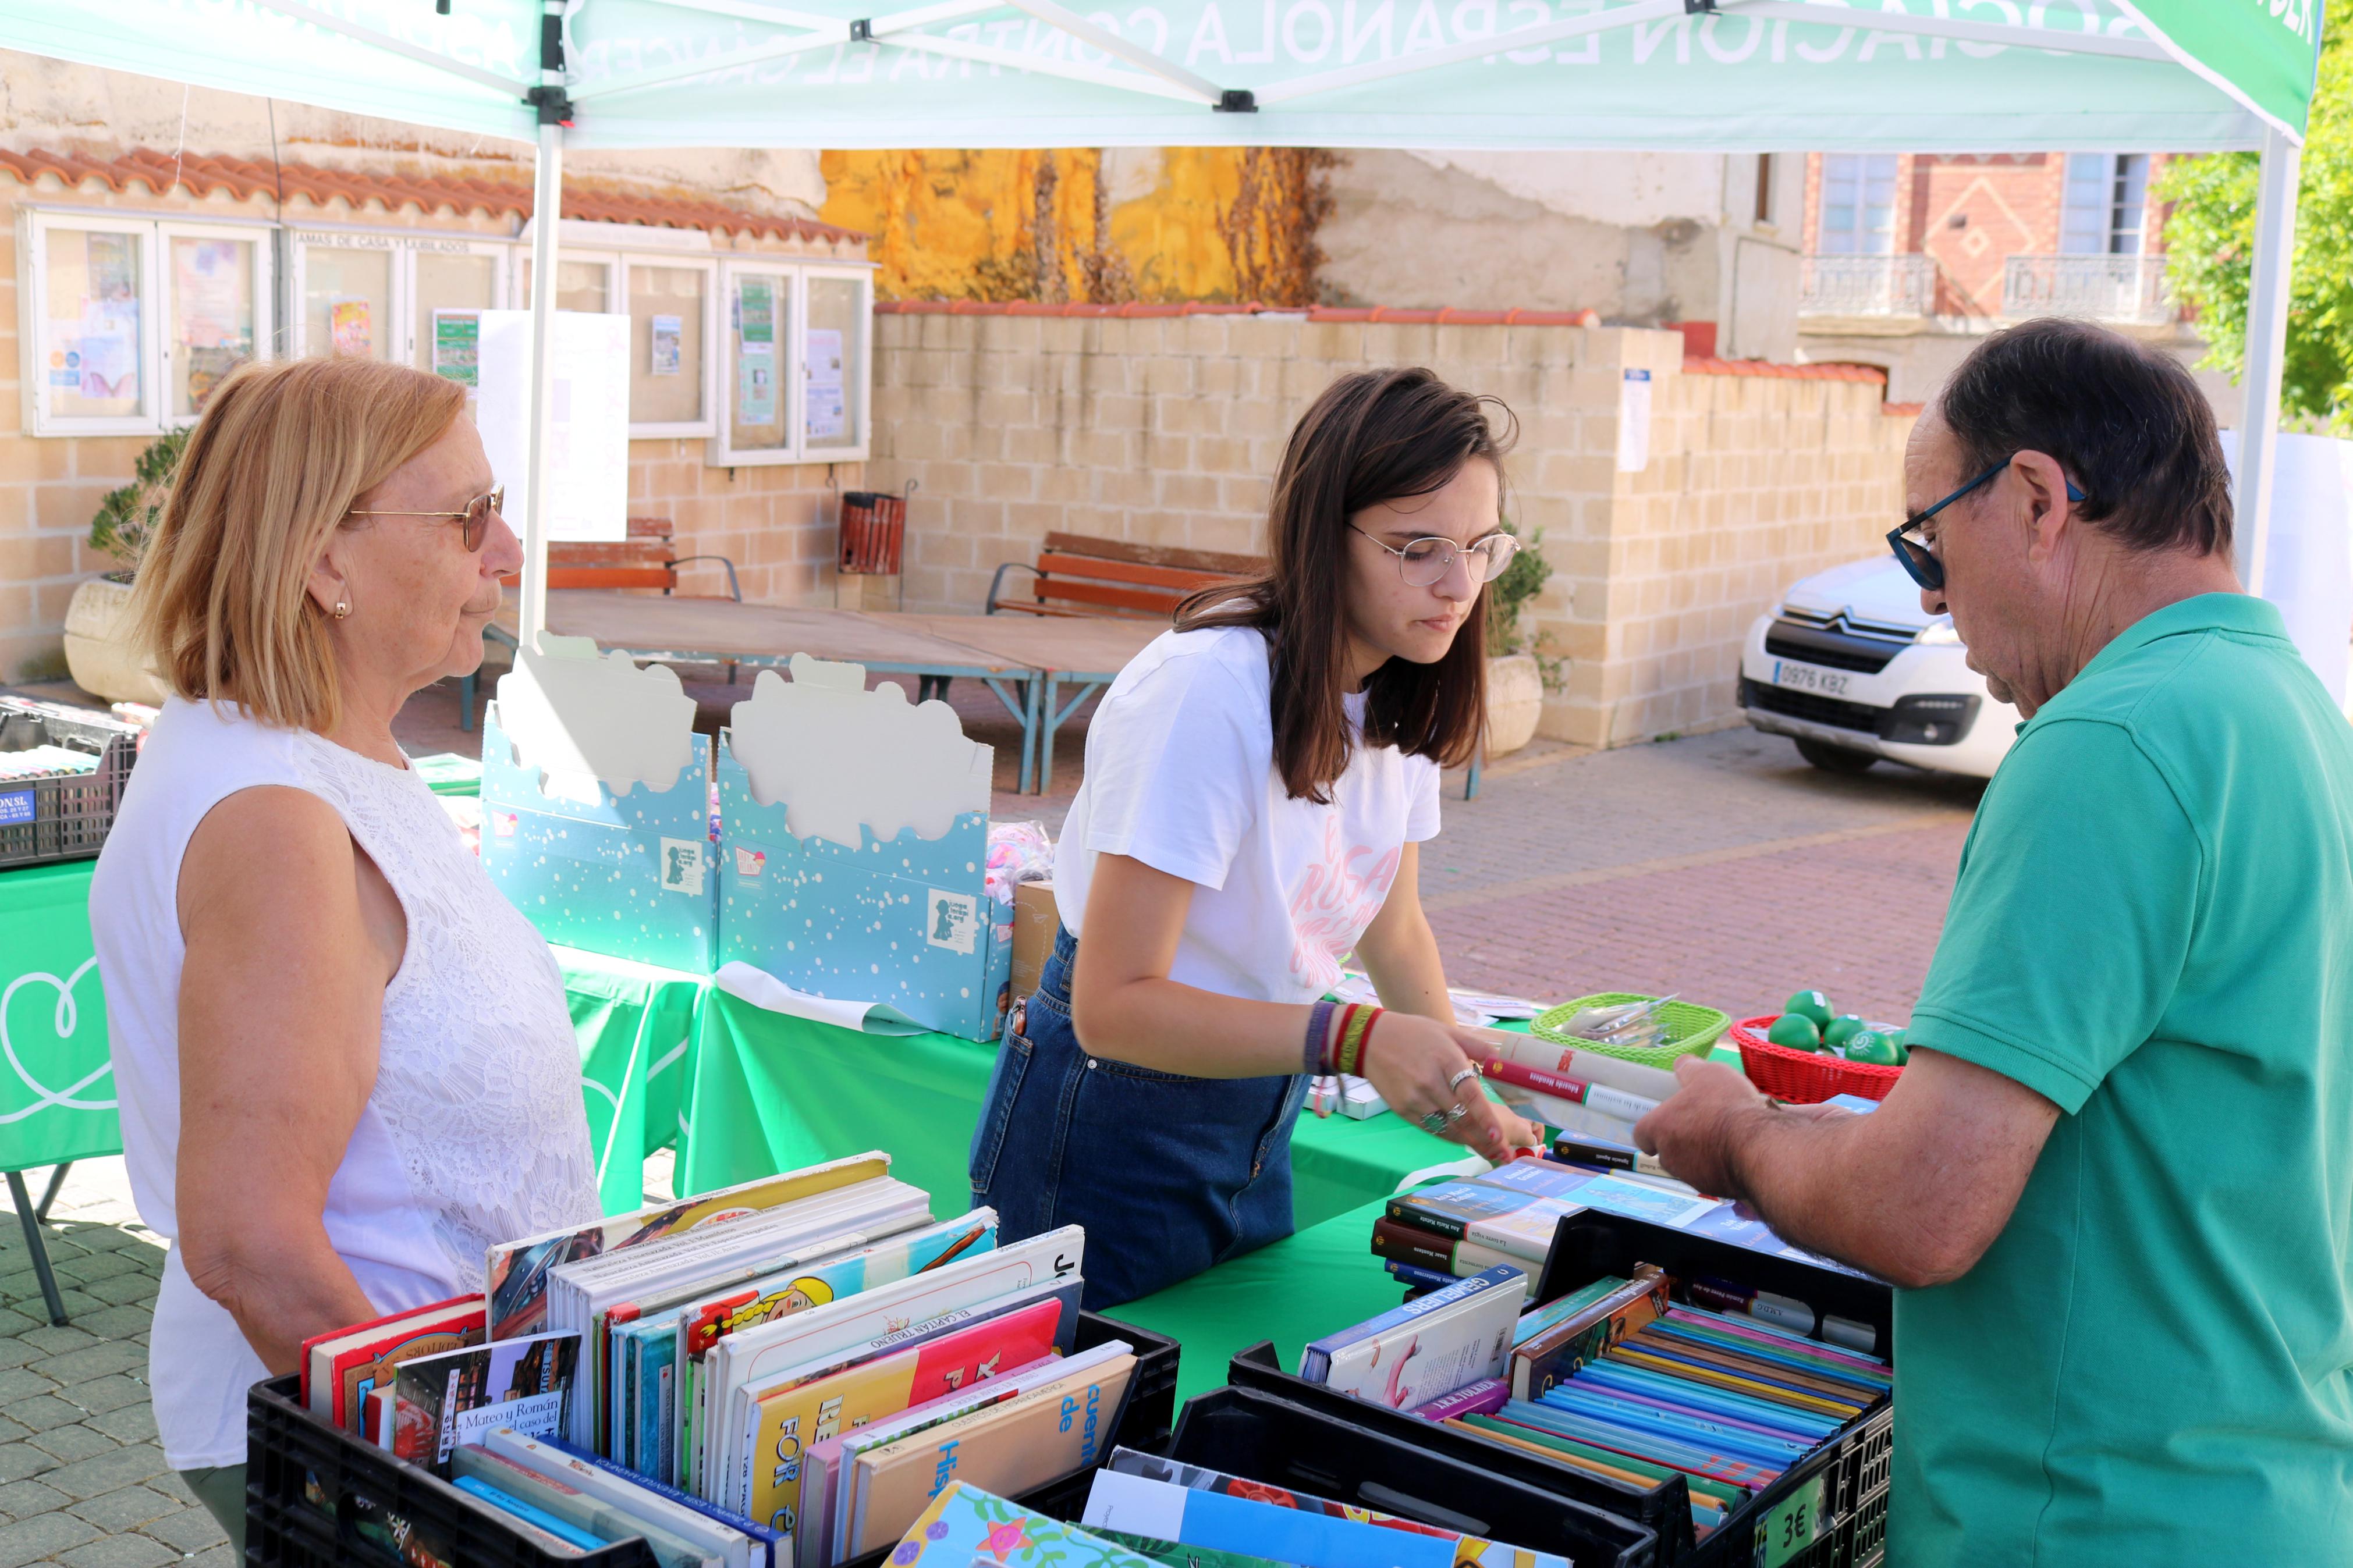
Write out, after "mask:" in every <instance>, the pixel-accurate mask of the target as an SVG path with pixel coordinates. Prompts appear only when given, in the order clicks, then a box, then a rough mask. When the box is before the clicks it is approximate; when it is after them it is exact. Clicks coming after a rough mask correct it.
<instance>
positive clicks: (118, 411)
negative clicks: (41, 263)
mask: <svg viewBox="0 0 2353 1568" xmlns="http://www.w3.org/2000/svg"><path fill="white" fill-rule="evenodd" d="M144 243H145V240H144V238H143V237H142V236H139V235H135V234H111V233H106V232H104V231H101V230H96V229H78V228H52V229H50V230H49V231H48V245H47V275H48V276H47V295H48V298H47V300H45V301H44V302H43V308H44V310H46V311H47V317H48V323H47V324H48V353H47V363H45V364H44V365H43V366H42V367H41V374H43V375H44V376H46V377H47V382H46V384H45V385H46V390H47V394H48V397H47V403H48V411H49V414H50V415H51V416H53V417H56V418H61V419H136V418H139V417H142V416H144V415H146V414H147V413H148V406H147V387H146V380H145V376H144V374H143V373H142V364H141V360H142V355H141V353H140V352H139V314H140V308H141V303H142V301H141V300H140V272H141V265H140V264H141V259H142V258H141V256H140V251H139V247H141V246H142V244H144Z"/></svg>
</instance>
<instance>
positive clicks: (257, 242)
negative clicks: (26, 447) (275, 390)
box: [16, 207, 272, 436]
mask: <svg viewBox="0 0 2353 1568" xmlns="http://www.w3.org/2000/svg"><path fill="white" fill-rule="evenodd" d="M16 237H17V255H18V257H19V258H20V259H21V262H22V263H23V267H22V270H21V271H20V274H19V288H18V290H17V316H18V321H17V335H18V343H19V353H20V355H21V370H22V384H23V385H24V387H25V388H26V391H27V394H28V395H26V398H25V399H24V427H25V428H26V430H27V431H28V432H29V433H31V434H33V435H36V436H117V435H119V436H136V435H148V434H153V433H157V432H160V431H162V430H164V428H166V427H167V426H176V425H186V424H189V423H192V422H193V421H194V420H195V417H196V416H197V415H199V414H201V413H202V412H203V411H204V405H205V400H206V398H207V397H209V396H210V395H211V394H212V389H213V388H214V387H215V386H216V385H218V384H219V383H220V381H221V378H222V377H224V376H226V375H227V374H228V373H229V372H230V371H231V370H233V369H235V368H236V367H237V365H239V364H241V363H244V362H245V361H247V360H248V359H251V358H253V357H254V356H255V355H256V354H259V353H267V352H268V351H269V342H270V333H271V299H272V289H271V279H272V258H271V251H270V246H269V226H268V225H264V224H238V223H235V222H217V221H216V222H211V223H186V222H179V221H174V220H167V219H161V218H153V217H142V216H132V215H129V214H116V213H102V212H91V211H85V210H78V209H43V208H37V207H22V208H19V209H18V215H17V228H16Z"/></svg>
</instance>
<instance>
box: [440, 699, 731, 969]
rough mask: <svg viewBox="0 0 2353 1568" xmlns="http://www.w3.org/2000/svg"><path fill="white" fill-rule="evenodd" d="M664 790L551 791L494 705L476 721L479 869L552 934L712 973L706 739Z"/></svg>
mask: <svg viewBox="0 0 2353 1568" xmlns="http://www.w3.org/2000/svg"><path fill="white" fill-rule="evenodd" d="M695 742H696V752H697V758H696V763H695V765H693V766H690V767H687V768H684V769H682V770H681V771H680V773H679V776H678V783H676V784H673V785H671V786H670V788H669V789H667V790H655V789H653V788H651V787H649V786H646V785H639V786H638V787H635V788H633V789H631V790H630V791H629V793H628V795H615V794H614V793H613V792H612V791H611V790H610V789H609V788H607V787H606V786H605V785H603V784H598V785H597V786H596V799H595V800H594V801H593V802H592V801H586V800H573V799H567V798H565V797H562V796H555V795H548V794H547V793H546V792H545V791H543V789H542V788H541V786H540V773H539V770H538V769H536V768H533V767H528V766H519V765H517V763H516V762H515V757H514V747H513V746H512V743H510V742H509V741H508V739H507V737H506V735H505V733H504V732H503V731H501V729H500V728H499V722H498V710H497V708H496V706H495V705H493V706H492V708H491V711H490V714H489V716H488V717H487V718H486V720H485V721H484V723H483V728H482V820H483V826H484V830H483V833H482V867H483V868H484V869H485V870H487V871H489V872H490V874H491V881H492V882H494V883H496V884H497V885H498V889H499V891H501V892H502V893H504V894H505V895H506V896H507V899H508V900H509V901H510V902H512V904H513V905H514V906H515V908H517V909H519V910H522V912H523V913H524V914H525V915H526V916H528V917H529V918H530V920H531V923H532V924H533V925H535V926H537V927H538V928H539V931H540V934H541V935H543V936H544V937H546V938H547V940H548V941H550V942H555V943H558V944H560V945H562V946H565V947H576V948H579V949H581V950H582V951H583V952H601V953H604V954H606V955H607V956H608V957H613V958H627V959H634V960H635V961H637V962H638V963H655V964H659V965H660V966H661V967H663V968H665V969H679V970H684V971H685V972H686V973H690V974H708V973H711V971H712V948H713V946H714V945H715V943H716V942H717V939H718V930H719V918H718V909H717V892H718V883H719V880H720V879H719V878H718V876H717V875H715V872H716V870H717V867H718V858H717V856H716V855H715V854H714V853H713V852H712V844H711V795H710V742H708V741H707V740H705V739H703V738H702V737H701V736H697V737H695Z"/></svg>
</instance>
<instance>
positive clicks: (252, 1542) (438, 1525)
mask: <svg viewBox="0 0 2353 1568" xmlns="http://www.w3.org/2000/svg"><path fill="white" fill-rule="evenodd" d="M1114 1339H1116V1340H1125V1341H1126V1342H1128V1343H1129V1344H1131V1345H1134V1347H1135V1357H1136V1365H1135V1372H1134V1375H1133V1376H1132V1377H1130V1379H1129V1380H1128V1387H1127V1393H1126V1394H1125V1395H1124V1397H1123V1399H1122V1401H1121V1404H1120V1409H1119V1414H1118V1415H1116V1416H1115V1417H1114V1418H1113V1422H1112V1427H1111V1434H1112V1435H1111V1437H1110V1440H1109V1441H1107V1442H1106V1443H1105V1444H1104V1445H1103V1453H1105V1454H1109V1453H1110V1451H1111V1450H1112V1448H1113V1447H1127V1448H1149V1449H1153V1450H1155V1451H1157V1450H1158V1448H1159V1447H1160V1446H1161V1445H1162V1444H1164V1443H1166V1441H1167V1438H1168V1430H1169V1426H1170V1424H1171V1422H1172V1420H1173V1418H1174V1417H1175V1415H1176V1363H1177V1357H1178V1354H1179V1348H1178V1346H1177V1343H1176V1341H1175V1340H1172V1339H1169V1338H1167V1337H1166V1336H1165V1335H1162V1334H1155V1333H1149V1332H1146V1331H1145V1330H1142V1329H1139V1328H1136V1327H1134V1325H1132V1324H1128V1323H1122V1322H1117V1321H1113V1320H1112V1319H1110V1318H1101V1317H1097V1316H1095V1315H1094V1314H1093V1313H1092V1312H1082V1313H1080V1314H1079V1327H1078V1333H1077V1336H1076V1341H1077V1342H1076V1348H1077V1349H1079V1350H1091V1349H1092V1348H1093V1347H1094V1346H1096V1345H1099V1344H1102V1343H1103V1342H1105V1341H1106V1340H1114ZM300 1393H301V1380H300V1379H299V1378H296V1377H281V1378H274V1379H271V1380H270V1381H269V1382H266V1383H258V1384H254V1385H253V1390H252V1392H251V1393H250V1394H248V1396H247V1400H246V1448H247V1469H246V1482H245V1511H246V1560H247V1561H248V1563H262V1564H272V1563H287V1564H296V1565H301V1568H310V1565H311V1564H319V1565H321V1568H324V1565H327V1564H335V1563H360V1564H375V1565H377V1568H435V1565H436V1564H442V1565H447V1568H476V1565H477V1564H482V1565H486V1568H509V1565H517V1568H538V1565H540V1564H552V1563H577V1564H586V1565H587V1568H655V1563H654V1558H653V1553H652V1552H651V1551H649V1549H648V1548H647V1546H646V1543H645V1542H642V1541H639V1540H636V1539H631V1540H628V1541H623V1542H616V1543H614V1544H613V1545H611V1546H607V1547H605V1548H604V1549H602V1550H601V1551H597V1552H588V1553H586V1554H585V1555H583V1556H579V1557H565V1558H557V1557H553V1556H550V1555H549V1554H548V1553H546V1552H542V1551H541V1550H539V1549H538V1548H537V1547H535V1546H533V1545H532V1544H531V1543H530V1542H526V1541H525V1540H524V1539H523V1538H522V1535H521V1534H520V1533H519V1532H518V1531H516V1530H515V1529H514V1528H513V1527H512V1524H511V1523H510V1522H509V1521H508V1519H507V1516H506V1515H505V1514H503V1513H501V1512H500V1511H499V1510H496V1509H494V1508H492V1507H491V1505H490V1504H488V1503H485V1502H482V1501H480V1500H478V1499H476V1498H473V1497H470V1496H469V1495H467V1494H466V1493H465V1492H462V1491H459V1489H457V1488H456V1487H453V1486H451V1485H450V1484H449V1483H448V1482H447V1481H445V1480H443V1479H440V1478H439V1477H438V1476H436V1475H434V1474H433V1473H432V1472H431V1471H429V1470H427V1469H426V1468H423V1467H421V1466H418V1465H413V1464H410V1463H408V1462H407V1461H406V1460H405V1459H397V1458H394V1457H393V1456H392V1455H390V1454H388V1453H386V1452H385V1450H384V1449H382V1448H379V1447H376V1446H375V1444H373V1443H368V1442H364V1441H362V1440H361V1439H360V1438H358V1437H356V1436H353V1435H352V1434H350V1433H348V1432H345V1431H343V1430H342V1429H340V1428H338V1427H335V1426H330V1425H329V1424H328V1423H326V1422H324V1421H322V1420H320V1419H319V1418H318V1417H317V1416H315V1415H311V1413H310V1412H309V1411H308V1410H305V1409H304V1408H302V1406H301V1403H300V1399H299V1396H300ZM1091 1479H1092V1471H1091V1470H1083V1471H1080V1472H1079V1473H1077V1474H1075V1475H1072V1476H1067V1477H1064V1478H1063V1479H1060V1480H1059V1481H1055V1482H1051V1483H1050V1484H1048V1485H1046V1486H1044V1487H1040V1488H1039V1489H1036V1490H1034V1491H1031V1492H1028V1493H1025V1494H1024V1495H1023V1496H1022V1497H1021V1499H1019V1500H1020V1501H1021V1502H1022V1503H1023V1504H1024V1505H1025V1506H1028V1507H1031V1508H1035V1509H1037V1510H1039V1511H1040V1512H1042V1513H1050V1514H1052V1515H1054V1516H1055V1517H1056V1518H1069V1519H1075V1518H1077V1517H1078V1514H1079V1511H1080V1510H1083V1509H1084V1508H1085V1506H1086V1498H1087V1488H1088V1486H1089V1485H1090V1483H1091ZM886 1550H887V1549H886ZM882 1557H883V1552H871V1553H869V1554H868V1555H866V1556H864V1557H860V1558H853V1559H851V1560H850V1562H851V1563H852V1564H855V1565H859V1568H871V1565H872V1564H875V1563H880V1562H881V1560H882Z"/></svg>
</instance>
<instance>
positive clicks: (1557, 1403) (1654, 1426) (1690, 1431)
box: [1538, 1384, 1813, 1469]
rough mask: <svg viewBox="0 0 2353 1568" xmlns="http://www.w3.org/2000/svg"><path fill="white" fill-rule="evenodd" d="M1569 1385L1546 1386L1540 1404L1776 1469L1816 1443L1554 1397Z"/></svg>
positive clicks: (1570, 1396) (1664, 1413)
mask: <svg viewBox="0 0 2353 1568" xmlns="http://www.w3.org/2000/svg"><path fill="white" fill-rule="evenodd" d="M1567 1386H1568V1385H1567V1384H1562V1385H1561V1386H1560V1387H1558V1388H1549V1389H1546V1391H1545V1396H1544V1398H1543V1399H1542V1400H1541V1401H1539V1402H1538V1403H1540V1404H1543V1405H1549V1406H1551V1407H1552V1408H1553V1409H1555V1410H1559V1411H1563V1412H1566V1413H1567V1414H1568V1415H1575V1416H1578V1417H1580V1418H1582V1419H1585V1420H1588V1421H1604V1422H1608V1423H1609V1425H1610V1426H1622V1427H1625V1428H1627V1429H1629V1430H1632V1431H1651V1432H1658V1433H1661V1434H1662V1435H1664V1436H1668V1437H1672V1438H1673V1439H1674V1440H1675V1441H1677V1442H1679V1443H1689V1444H1692V1445H1694V1447H1704V1448H1707V1449H1709V1450H1711V1451H1712V1452H1715V1453H1718V1454H1726V1455H1730V1456H1731V1457H1732V1458H1738V1459H1746V1460H1749V1461H1750V1462H1752V1463H1754V1464H1759V1465H1769V1466H1771V1467H1772V1468H1775V1469H1784V1468H1788V1466H1790V1465H1793V1464H1795V1463H1797V1461H1798V1460H1799V1459H1801V1458H1805V1456H1806V1453H1807V1451H1808V1450H1809V1449H1810V1448H1811V1447H1812V1446H1813V1445H1811V1444H1810V1443H1803V1442H1795V1441H1791V1440H1788V1439H1785V1438H1775V1437H1764V1436H1758V1435H1757V1434H1756V1433H1753V1432H1743V1431H1739V1430H1736V1429H1735V1428H1733V1427H1729V1426H1724V1425H1723V1424H1721V1423H1719V1422H1712V1421H1696V1420H1693V1419H1691V1418H1689V1417H1687V1416H1683V1415H1676V1414H1674V1413H1673V1412H1672V1411H1659V1410H1642V1409H1628V1408H1626V1407H1624V1406H1621V1405H1612V1404H1609V1403H1605V1402H1603V1401H1600V1400H1595V1399H1589V1398H1584V1397H1580V1396H1578V1395H1577V1394H1568V1395H1567V1397H1565V1398H1559V1399H1556V1398H1554V1397H1553V1396H1554V1395H1555V1394H1563V1393H1564V1392H1565V1391H1566V1390H1567Z"/></svg>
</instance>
